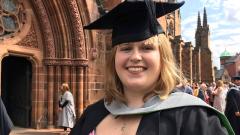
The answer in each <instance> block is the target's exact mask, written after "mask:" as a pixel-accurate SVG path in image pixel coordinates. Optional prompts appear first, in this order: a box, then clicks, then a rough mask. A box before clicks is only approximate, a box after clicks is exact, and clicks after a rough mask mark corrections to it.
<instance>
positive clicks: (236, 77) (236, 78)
mask: <svg viewBox="0 0 240 135" xmlns="http://www.w3.org/2000/svg"><path fill="white" fill-rule="evenodd" d="M232 80H240V76H234V77H233V78H232Z"/></svg>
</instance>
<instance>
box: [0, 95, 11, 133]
mask: <svg viewBox="0 0 240 135" xmlns="http://www.w3.org/2000/svg"><path fill="white" fill-rule="evenodd" d="M12 128H13V123H12V121H11V119H10V117H9V116H8V113H7V110H6V108H5V105H4V104H3V101H2V98H1V96H0V135H9V134H10V132H11V130H12Z"/></svg>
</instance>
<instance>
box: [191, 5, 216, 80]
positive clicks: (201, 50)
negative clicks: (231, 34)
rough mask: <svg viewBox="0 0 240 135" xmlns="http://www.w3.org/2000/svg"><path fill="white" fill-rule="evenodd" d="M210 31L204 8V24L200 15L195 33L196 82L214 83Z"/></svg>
mask: <svg viewBox="0 0 240 135" xmlns="http://www.w3.org/2000/svg"><path fill="white" fill-rule="evenodd" d="M209 37H210V31H209V25H208V22H207V13H206V9H205V8H204V13H203V23H202V24H201V16H200V13H198V21H197V29H196V33H195V45H196V46H195V48H194V50H193V80H194V81H196V82H212V81H214V78H215V77H214V74H213V66H212V52H211V50H210V48H209V47H210V42H209Z"/></svg>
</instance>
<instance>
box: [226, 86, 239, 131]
mask: <svg viewBox="0 0 240 135" xmlns="http://www.w3.org/2000/svg"><path fill="white" fill-rule="evenodd" d="M237 89H238V88H236V87H234V88H231V89H230V90H229V92H228V94H227V97H226V109H225V115H226V116H227V118H228V120H229V122H230V124H231V126H232V128H233V130H234V131H235V134H236V135H240V117H237V116H236V115H235V112H237V111H240V91H239V90H237Z"/></svg>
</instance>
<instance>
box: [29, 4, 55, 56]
mask: <svg viewBox="0 0 240 135" xmlns="http://www.w3.org/2000/svg"><path fill="white" fill-rule="evenodd" d="M33 4H34V7H35V8H37V9H36V12H37V13H38V16H39V21H40V23H41V28H42V30H43V33H44V34H43V36H44V40H45V46H46V52H45V53H44V54H46V57H47V58H54V57H55V47H54V39H53V35H52V29H51V26H50V22H49V19H48V16H47V13H46V10H45V8H44V5H43V2H42V0H33Z"/></svg>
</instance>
